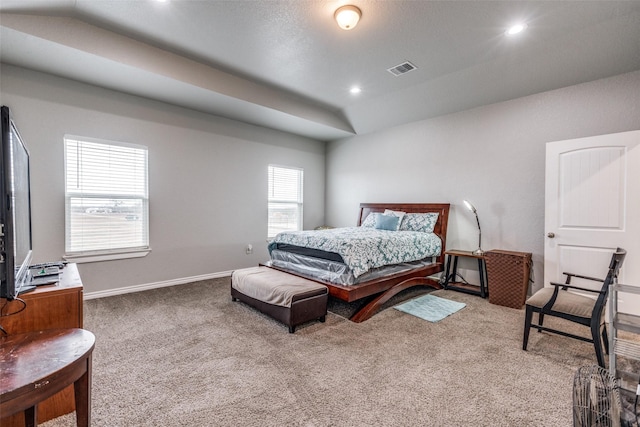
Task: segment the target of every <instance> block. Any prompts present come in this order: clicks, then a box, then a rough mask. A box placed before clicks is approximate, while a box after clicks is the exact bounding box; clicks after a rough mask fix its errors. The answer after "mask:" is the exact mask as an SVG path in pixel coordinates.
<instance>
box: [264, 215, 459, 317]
mask: <svg viewBox="0 0 640 427" xmlns="http://www.w3.org/2000/svg"><path fill="white" fill-rule="evenodd" d="M449 206H450V205H449V203H361V204H360V214H359V215H358V226H359V225H361V224H362V221H364V219H365V218H366V217H367V215H369V214H370V213H372V212H384V210H385V209H390V210H394V211H402V212H407V213H428V212H436V213H438V214H439V215H438V221H437V222H436V225H435V228H434V230H433V232H434V233H436V234H437V235H438V236H439V237H440V238H441V239H442V252H441V254H440V256H439V257H437V259H436V262H434V263H433V264H430V265H427V266H424V267H421V268H416V269H414V270H411V271H409V272H404V273H398V274H395V275H393V276H386V277H383V278H378V279H374V280H370V281H367V282H363V283H358V284H356V285H350V286H344V285H337V284H335V283H329V282H325V281H322V280H314V281H316V282H319V283H322V284H323V285H325V286H326V287H327V288H329V295H331V296H333V297H334V298H337V299H340V300H342V301H346V302H353V301H356V300H359V299H362V298H366V297H369V296H372V295H377V294H379V295H378V296H377V297H376V298H374V299H373V300H372V301H370V302H369V303H368V304H366V305H365V306H364V307H362V308H361V309H360V310H359V311H358V312H356V313H355V314H354V315H353V316H351V319H350V320H351V321H353V322H356V323H360V322H363V321H365V320H367V319H369V318H370V317H371V316H373V315H374V314H375V313H376V312H377V311H378V310H379V308H380V306H381V305H382V304H384V303H385V302H387V301H388V300H389V299H390V298H391V297H393V296H394V295H396V294H398V293H399V292H401V291H403V290H405V289H408V288H411V287H413V286H429V287H432V288H436V289H442V286H441V285H440V284H439V283H438V282H437V281H435V280H433V279H428V278H427V276H431V275H432V274H435V273H439V272H441V271H443V270H444V251H445V247H446V246H445V244H446V237H447V224H448V222H449ZM268 265H269V266H270V263H269V264H268ZM272 268H276V267H272ZM278 270H281V269H278ZM281 271H285V272H287V273H289V274H294V273H291V272H289V271H286V270H281ZM294 275H296V274H294Z"/></svg>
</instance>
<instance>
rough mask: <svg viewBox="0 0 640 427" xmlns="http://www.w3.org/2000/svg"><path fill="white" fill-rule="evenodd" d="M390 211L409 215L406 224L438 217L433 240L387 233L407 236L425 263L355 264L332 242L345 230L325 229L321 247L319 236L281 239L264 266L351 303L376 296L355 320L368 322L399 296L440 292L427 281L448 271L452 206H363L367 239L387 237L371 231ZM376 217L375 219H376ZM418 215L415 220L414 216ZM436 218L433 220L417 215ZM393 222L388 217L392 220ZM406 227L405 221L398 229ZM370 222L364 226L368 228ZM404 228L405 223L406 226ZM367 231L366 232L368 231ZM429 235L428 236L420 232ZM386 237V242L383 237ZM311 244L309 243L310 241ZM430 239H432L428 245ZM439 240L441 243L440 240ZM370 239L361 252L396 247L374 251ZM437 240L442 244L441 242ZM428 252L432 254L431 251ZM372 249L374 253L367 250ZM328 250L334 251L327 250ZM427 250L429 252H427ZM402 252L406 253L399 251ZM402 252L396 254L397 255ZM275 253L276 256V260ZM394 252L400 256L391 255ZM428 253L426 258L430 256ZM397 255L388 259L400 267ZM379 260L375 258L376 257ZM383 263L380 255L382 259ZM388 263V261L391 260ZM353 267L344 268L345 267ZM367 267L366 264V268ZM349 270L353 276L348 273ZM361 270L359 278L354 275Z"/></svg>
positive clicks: (296, 235)
mask: <svg viewBox="0 0 640 427" xmlns="http://www.w3.org/2000/svg"><path fill="white" fill-rule="evenodd" d="M385 211H394V212H403V213H406V215H407V216H406V217H405V223H406V222H407V221H406V220H407V219H409V218H418V217H419V218H423V217H427V216H429V217H431V218H434V217H435V215H433V214H437V218H436V219H435V220H434V222H433V223H432V224H430V225H429V226H430V227H433V230H432V236H429V237H427V236H416V235H414V234H415V233H414V234H411V232H410V231H407V230H404V231H402V232H401V233H397V232H391V233H389V232H387V233H386V234H390V235H391V234H396V235H401V236H402V237H403V238H404V239H405V240H407V242H405V243H404V244H405V245H407V244H408V245H412V244H413V249H412V251H413V252H415V254H416V257H417V258H419V259H416V260H411V261H403V262H398V263H394V264H385V262H382V264H383V265H379V263H378V262H377V261H375V260H374V261H370V260H367V261H362V260H355V261H354V260H353V259H351V256H350V254H349V253H348V252H347V253H336V252H338V251H336V252H332V249H334V248H336V246H335V244H334V243H333V242H331V240H330V239H329V237H330V236H333V235H335V234H341V233H343V231H342V230H343V229H337V230H330V231H327V230H319V231H317V232H316V233H317V234H318V237H320V243H310V242H311V241H312V240H313V239H311V237H313V234H314V233H313V232H308V231H305V232H295V233H293V234H291V235H282V236H281V235H278V237H277V238H276V239H275V240H274V241H273V242H271V243H270V245H269V251H270V254H271V260H270V261H269V262H267V263H265V264H264V265H266V266H268V267H271V268H275V269H278V270H281V271H285V272H287V273H289V274H293V275H296V276H301V277H305V278H307V279H310V280H314V281H316V282H319V283H322V284H323V285H325V286H327V287H328V288H329V294H330V295H331V296H332V297H334V298H337V299H340V300H342V301H345V302H354V301H357V300H361V299H363V298H367V297H372V299H371V301H369V302H368V303H367V304H366V305H364V306H363V307H362V308H361V309H360V310H358V311H357V312H356V313H355V314H354V315H353V316H352V317H351V318H350V320H352V321H354V322H358V323H359V322H363V321H365V320H367V319H369V318H370V317H371V316H373V315H374V314H375V313H376V312H377V311H378V309H379V308H380V306H381V305H382V304H384V303H385V302H387V301H388V300H389V299H390V298H391V297H393V296H394V295H396V294H397V293H399V292H401V291H403V290H405V289H408V288H410V287H413V286H420V285H422V286H429V287H433V288H436V289H440V288H441V285H440V284H439V283H438V281H436V280H433V279H429V278H428V277H427V276H430V275H433V274H435V273H438V272H441V271H443V267H444V251H445V243H446V235H447V223H448V219H449V204H448V203H446V204H444V203H439V204H433V203H362V204H360V212H359V214H358V221H357V225H358V227H359V228H361V229H362V232H363V233H364V235H365V236H369V235H370V236H371V237H372V239H378V238H379V237H380V236H381V235H382V234H384V233H376V232H374V231H368V230H365V228H366V226H367V225H369V226H370V225H371V223H372V218H373V219H378V218H377V216H379V215H380V214H382V213H384V212H385ZM370 214H375V215H371V216H370ZM411 214H412V215H413V216H410V215H411ZM417 214H430V215H417ZM386 219H388V218H386ZM401 222H402V219H400V220H399V222H398V224H400V223H401ZM363 223H364V224H363ZM403 224H404V223H403ZM363 225H364V227H361V226H363ZM374 228H376V229H378V227H377V226H376V227H374ZM352 232H357V230H352V229H351V228H345V230H344V233H347V234H350V233H352ZM418 234H426V233H418ZM380 238H381V237H380ZM307 239H308V240H309V242H306V240H307ZM424 239H427V240H424ZM434 239H435V240H434ZM366 240H367V239H366V238H362V239H361V242H359V243H358V248H359V251H360V252H363V251H364V252H369V250H370V248H371V247H373V246H376V245H377V246H380V247H384V248H396V247H395V246H393V245H395V244H396V243H388V242H385V241H376V243H375V244H374V245H373V246H360V244H362V245H365V244H366V243H367V242H366ZM436 241H437V242H436ZM425 247H427V248H428V250H426V249H425ZM363 248H369V249H363ZM326 249H328V250H326ZM423 249H425V250H426V252H425V251H423ZM397 251H400V250H399V249H398V250H397ZM397 251H396V252H397ZM274 252H275V253H276V255H275V256H274ZM391 252H394V251H391ZM425 254H427V255H426V256H424V255H425ZM394 256H395V255H393V256H392V255H388V254H387V255H385V254H383V255H382V257H383V258H389V259H391V260H392V261H394V262H395V258H394ZM374 258H375V256H374ZM378 258H380V255H378ZM389 259H387V260H386V262H388V261H389ZM345 264H346V265H347V267H344V265H345ZM365 264H366V265H365ZM345 271H347V272H346V273H345ZM354 271H355V274H353V273H354ZM373 296H375V297H373Z"/></svg>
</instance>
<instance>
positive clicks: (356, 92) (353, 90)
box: [349, 86, 362, 95]
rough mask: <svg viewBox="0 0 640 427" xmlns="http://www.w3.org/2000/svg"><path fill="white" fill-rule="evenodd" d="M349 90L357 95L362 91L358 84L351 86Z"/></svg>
mask: <svg viewBox="0 0 640 427" xmlns="http://www.w3.org/2000/svg"><path fill="white" fill-rule="evenodd" d="M349 92H350V93H352V94H353V95H357V94H359V93H360V92H362V89H360V88H359V87H358V86H353V87H352V88H351V89H349Z"/></svg>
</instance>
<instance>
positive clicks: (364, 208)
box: [358, 203, 450, 265]
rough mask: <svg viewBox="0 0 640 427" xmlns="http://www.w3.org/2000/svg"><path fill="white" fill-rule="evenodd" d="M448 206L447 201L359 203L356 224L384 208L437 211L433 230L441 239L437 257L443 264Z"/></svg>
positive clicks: (414, 211) (421, 211)
mask: <svg viewBox="0 0 640 427" xmlns="http://www.w3.org/2000/svg"><path fill="white" fill-rule="evenodd" d="M449 206H450V204H449V203H360V215H359V216H358V226H360V225H361V224H362V221H364V220H365V218H366V217H367V215H369V214H370V213H372V212H384V210H385V209H390V210H392V211H402V212H406V213H429V212H435V213H438V221H437V222H436V225H435V227H434V229H433V232H434V233H436V234H437V235H438V236H439V237H440V239H442V253H441V254H440V256H439V257H438V262H440V263H442V265H444V251H445V248H446V242H447V224H448V223H449Z"/></svg>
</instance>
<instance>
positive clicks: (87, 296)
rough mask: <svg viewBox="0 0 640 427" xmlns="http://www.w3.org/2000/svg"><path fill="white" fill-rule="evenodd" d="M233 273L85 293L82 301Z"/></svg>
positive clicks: (215, 277) (204, 275)
mask: <svg viewBox="0 0 640 427" xmlns="http://www.w3.org/2000/svg"><path fill="white" fill-rule="evenodd" d="M232 272H233V271H221V272H219V273H211V274H202V275H200V276H192V277H182V278H180V279H172V280H166V281H164V282H155V283H146V284H143V285H134V286H125V287H123V288H116V289H109V290H106V291H96V292H85V293H84V299H85V300H90V299H96V298H104V297H111V296H114V295H123V294H130V293H132V292H141V291H147V290H149V289H157V288H164V287H167V286H176V285H184V284H185V283H193V282H198V281H201V280H209V279H219V278H221V277H229V276H231V273H232Z"/></svg>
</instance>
